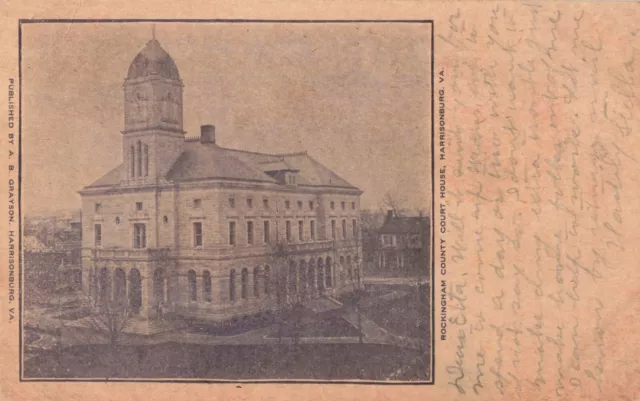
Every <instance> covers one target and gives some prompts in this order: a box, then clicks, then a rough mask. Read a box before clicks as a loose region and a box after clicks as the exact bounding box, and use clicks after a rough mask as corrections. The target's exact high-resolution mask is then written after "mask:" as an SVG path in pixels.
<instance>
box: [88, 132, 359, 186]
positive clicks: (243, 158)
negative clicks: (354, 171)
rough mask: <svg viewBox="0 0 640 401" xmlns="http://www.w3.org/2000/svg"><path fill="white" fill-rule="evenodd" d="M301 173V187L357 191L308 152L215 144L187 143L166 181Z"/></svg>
mask: <svg viewBox="0 0 640 401" xmlns="http://www.w3.org/2000/svg"><path fill="white" fill-rule="evenodd" d="M274 171H293V172H297V179H296V182H297V184H298V185H301V186H322V187H334V188H346V189H355V190H357V189H358V188H356V187H354V186H353V185H351V184H350V183H348V182H347V181H345V180H344V179H342V178H341V177H340V176H338V175H337V174H336V173H334V172H333V171H331V170H329V169H328V168H327V167H325V166H324V165H322V164H321V163H319V162H318V161H316V160H315V159H313V158H312V157H311V156H309V155H308V154H307V152H298V153H289V154H276V155H273V154H267V153H257V152H248V151H243V150H237V149H227V148H222V147H220V146H218V145H216V144H214V143H201V142H200V141H191V140H188V141H185V142H184V151H183V153H182V154H181V155H180V157H178V159H177V160H176V162H175V163H174V164H173V166H172V167H171V169H170V170H169V172H168V173H167V174H166V176H165V178H166V179H167V180H168V181H172V182H181V181H197V180H210V179H226V180H238V181H253V182H265V183H278V181H277V180H276V179H275V178H274V177H273V176H272V175H270V174H267V172H274ZM124 175H125V166H124V163H122V164H120V165H119V166H117V167H116V168H114V169H113V170H111V171H109V172H108V173H107V174H105V175H104V176H102V177H101V178H99V179H98V180H96V181H95V182H94V183H92V184H91V185H89V186H88V187H87V188H93V187H105V186H116V185H119V184H120V182H121V180H122V179H123V178H124Z"/></svg>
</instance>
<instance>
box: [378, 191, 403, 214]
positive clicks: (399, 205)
mask: <svg viewBox="0 0 640 401" xmlns="http://www.w3.org/2000/svg"><path fill="white" fill-rule="evenodd" d="M406 204H407V198H406V196H405V195H403V194H401V193H397V192H391V191H389V192H387V193H385V194H384V197H383V198H382V201H381V203H380V206H381V208H382V212H383V213H384V214H386V213H387V211H389V210H391V211H393V215H394V216H396V217H400V216H404V215H405V214H406V213H407V208H406Z"/></svg>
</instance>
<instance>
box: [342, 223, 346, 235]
mask: <svg viewBox="0 0 640 401" xmlns="http://www.w3.org/2000/svg"><path fill="white" fill-rule="evenodd" d="M342 238H343V239H344V238H347V221H346V220H342Z"/></svg>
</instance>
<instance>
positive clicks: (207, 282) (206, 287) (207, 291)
mask: <svg viewBox="0 0 640 401" xmlns="http://www.w3.org/2000/svg"><path fill="white" fill-rule="evenodd" d="M202 294H203V297H204V300H205V302H211V273H209V270H205V271H204V273H202Z"/></svg>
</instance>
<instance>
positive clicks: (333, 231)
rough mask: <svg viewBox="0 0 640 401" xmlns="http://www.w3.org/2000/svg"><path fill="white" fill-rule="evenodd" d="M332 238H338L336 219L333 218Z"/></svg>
mask: <svg viewBox="0 0 640 401" xmlns="http://www.w3.org/2000/svg"><path fill="white" fill-rule="evenodd" d="M331 239H336V221H335V220H331Z"/></svg>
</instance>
